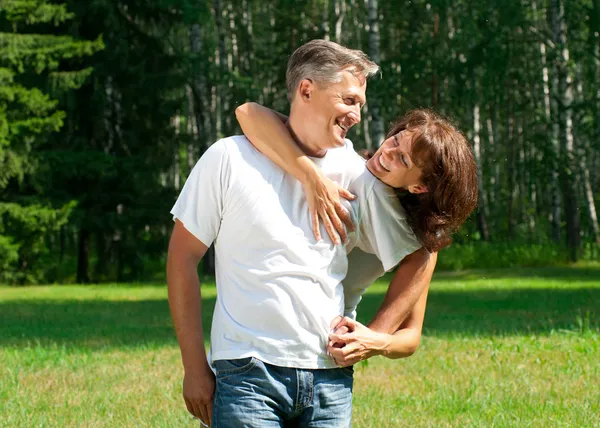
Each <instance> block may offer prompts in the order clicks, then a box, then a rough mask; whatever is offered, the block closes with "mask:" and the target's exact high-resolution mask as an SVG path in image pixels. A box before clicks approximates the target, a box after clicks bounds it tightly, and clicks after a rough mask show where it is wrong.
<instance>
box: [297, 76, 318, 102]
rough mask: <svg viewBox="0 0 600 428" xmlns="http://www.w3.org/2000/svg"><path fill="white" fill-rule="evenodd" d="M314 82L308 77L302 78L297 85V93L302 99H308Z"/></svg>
mask: <svg viewBox="0 0 600 428" xmlns="http://www.w3.org/2000/svg"><path fill="white" fill-rule="evenodd" d="M313 87H314V84H313V82H312V80H310V79H304V80H302V81H301V82H300V85H298V95H299V96H300V99H301V100H302V101H310V97H311V96H312V91H313Z"/></svg>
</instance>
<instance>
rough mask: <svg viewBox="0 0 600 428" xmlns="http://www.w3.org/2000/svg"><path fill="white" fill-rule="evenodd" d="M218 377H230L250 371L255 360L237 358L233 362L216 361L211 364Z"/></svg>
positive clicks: (251, 358)
mask: <svg viewBox="0 0 600 428" xmlns="http://www.w3.org/2000/svg"><path fill="white" fill-rule="evenodd" d="M213 365H214V367H215V370H216V372H217V376H218V377H225V376H231V375H234V374H240V373H244V372H247V371H248V370H251V369H252V368H253V367H254V366H255V365H256V358H254V357H248V358H238V359H235V360H217V361H215V362H213Z"/></svg>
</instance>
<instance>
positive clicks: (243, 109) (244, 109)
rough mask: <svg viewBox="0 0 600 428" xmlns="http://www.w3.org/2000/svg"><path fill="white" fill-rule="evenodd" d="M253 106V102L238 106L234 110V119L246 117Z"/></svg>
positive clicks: (254, 104)
mask: <svg viewBox="0 0 600 428" xmlns="http://www.w3.org/2000/svg"><path fill="white" fill-rule="evenodd" d="M255 106H256V103H254V102H248V103H244V104H242V105H240V106H238V107H237V108H236V109H235V117H237V118H238V119H239V118H240V117H244V116H248V115H249V114H250V112H251V111H252V109H253V108H254V107H255Z"/></svg>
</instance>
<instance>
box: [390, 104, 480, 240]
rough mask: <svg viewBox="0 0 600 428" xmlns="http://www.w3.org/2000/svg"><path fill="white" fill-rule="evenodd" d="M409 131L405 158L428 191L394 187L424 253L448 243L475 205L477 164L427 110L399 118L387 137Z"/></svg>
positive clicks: (444, 122)
mask: <svg viewBox="0 0 600 428" xmlns="http://www.w3.org/2000/svg"><path fill="white" fill-rule="evenodd" d="M404 130H410V131H412V132H413V140H412V153H411V158H412V159H413V162H414V163H415V165H417V166H418V167H419V168H420V169H421V171H422V172H423V175H422V176H421V181H422V183H423V184H424V185H425V186H427V189H428V192H426V193H420V194H413V193H410V192H408V191H407V190H406V189H396V194H397V196H398V199H399V200H400V203H401V204H402V206H403V207H404V210H405V211H406V215H407V220H408V223H409V225H410V226H411V228H412V230H413V232H414V233H415V235H416V236H417V238H418V239H419V241H420V242H421V244H422V245H423V247H425V248H426V249H427V251H429V252H434V251H439V250H441V249H442V248H444V247H447V246H448V245H450V243H451V242H452V234H453V233H454V232H456V231H457V230H458V229H459V228H460V227H461V226H462V224H463V223H464V222H465V220H466V219H467V218H468V217H469V215H470V214H471V212H472V211H473V210H474V209H475V207H476V205H477V192H478V184H477V166H476V164H475V158H474V157H473V152H472V151H471V146H470V144H469V143H468V141H467V139H466V138H465V136H464V135H463V133H462V132H460V131H459V130H458V129H457V128H456V127H455V126H454V125H453V124H452V123H451V122H450V121H449V120H448V119H445V118H443V117H441V116H440V115H438V114H437V113H435V112H433V111H431V110H427V109H418V110H413V111H410V112H408V113H407V114H405V115H404V116H402V117H401V118H400V119H398V121H397V122H396V123H394V124H393V125H392V128H391V129H390V131H389V132H388V134H387V137H386V138H390V137H392V136H394V135H396V134H398V133H399V132H401V131H404Z"/></svg>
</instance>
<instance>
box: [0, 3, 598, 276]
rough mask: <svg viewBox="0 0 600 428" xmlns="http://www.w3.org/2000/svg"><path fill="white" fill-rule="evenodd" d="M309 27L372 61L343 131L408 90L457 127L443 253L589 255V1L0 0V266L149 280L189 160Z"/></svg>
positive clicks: (376, 124)
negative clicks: (461, 223)
mask: <svg viewBox="0 0 600 428" xmlns="http://www.w3.org/2000/svg"><path fill="white" fill-rule="evenodd" d="M314 38H325V39H330V40H333V41H336V42H339V43H342V44H344V45H346V46H348V47H352V48H357V49H362V50H364V51H365V52H367V53H368V54H369V55H370V57H371V58H372V59H373V60H374V61H376V62H377V63H378V64H380V65H381V68H382V76H381V78H375V79H372V80H371V81H370V82H369V84H368V92H367V94H368V104H367V105H366V106H365V108H364V113H363V121H362V123H361V124H360V125H359V126H356V127H355V129H354V130H353V131H352V133H351V135H350V138H351V139H352V140H353V142H354V144H355V146H356V147H357V148H372V147H376V146H377V145H378V143H379V142H381V141H383V136H384V134H385V131H386V129H387V127H388V125H389V124H390V122H392V121H393V120H394V119H395V118H397V117H398V116H400V115H401V114H403V113H405V112H406V111H408V110H410V109H413V108H416V107H431V108H434V109H436V110H438V111H440V112H441V113H443V114H446V115H448V116H449V117H451V118H452V119H453V120H454V121H455V122H456V123H457V124H458V125H459V127H460V128H461V129H463V130H464V132H465V133H466V134H467V136H468V138H469V140H470V141H471V142H472V144H473V150H474V153H475V157H476V160H477V163H478V166H479V181H480V193H479V207H478V210H477V211H476V213H474V214H473V216H472V217H471V219H470V220H469V222H468V223H467V225H466V226H465V227H464V228H463V230H462V231H461V232H460V233H459V234H457V235H456V236H455V240H454V244H453V245H452V246H451V247H450V248H449V249H446V250H444V251H443V252H442V253H441V255H440V258H439V267H440V268H441V269H444V268H446V269H465V268H475V267H478V268H495V267H512V266H546V265H556V264H564V263H569V262H573V261H577V260H592V259H599V258H600V244H599V242H600V232H599V226H598V217H597V207H598V206H599V203H600V197H599V186H600V0H569V1H566V0H528V1H524V0H510V1H503V2H497V1H492V0H480V1H468V0H431V1H422V0H412V1H409V0H404V1H398V0H307V1H303V2H297V1H292V0H268V1H267V0H260V1H259V0H212V1H191V0H156V1H153V2H139V1H134V0H118V1H117V0H114V1H113V0H85V1H84V0H70V1H64V0H57V1H49V0H0V283H4V284H10V283H16V284H25V283H66V282H78V283H87V282H105V281H119V282H122V281H137V280H153V279H157V280H160V279H164V259H165V255H166V248H167V243H168V238H169V234H170V230H171V227H172V219H171V216H170V215H169V210H170V208H171V207H172V205H173V203H174V201H175V199H176V197H177V194H178V192H179V191H180V190H181V187H182V185H183V183H184V182H185V178H186V177H187V175H188V173H189V172H190V170H191V168H192V167H193V165H194V164H195V162H196V161H197V160H198V158H199V157H200V156H201V154H202V153H203V152H204V151H205V150H206V148H207V147H208V146H209V145H210V144H212V143H213V142H215V141H217V140H218V139H219V138H221V137H224V136H228V135H233V134H237V133H239V132H240V131H239V127H238V125H237V122H236V120H235V115H234V110H235V108H236V107H237V106H238V105H240V104H241V103H243V102H245V101H247V100H252V101H257V102H259V103H262V104H264V105H266V106H269V107H271V108H274V109H276V110H278V111H281V112H283V113H286V112H287V111H288V104H287V100H286V91H285V67H286V62H287V58H288V56H289V55H290V54H291V52H292V51H293V50H294V49H295V48H297V47H298V46H299V45H301V44H302V43H304V42H306V41H308V40H311V39H314ZM205 267H206V269H207V270H210V269H211V267H212V266H211V263H206V266H205Z"/></svg>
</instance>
